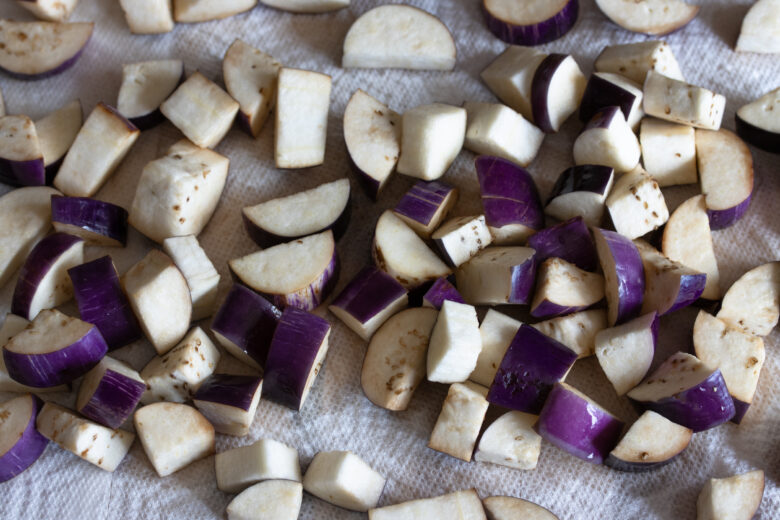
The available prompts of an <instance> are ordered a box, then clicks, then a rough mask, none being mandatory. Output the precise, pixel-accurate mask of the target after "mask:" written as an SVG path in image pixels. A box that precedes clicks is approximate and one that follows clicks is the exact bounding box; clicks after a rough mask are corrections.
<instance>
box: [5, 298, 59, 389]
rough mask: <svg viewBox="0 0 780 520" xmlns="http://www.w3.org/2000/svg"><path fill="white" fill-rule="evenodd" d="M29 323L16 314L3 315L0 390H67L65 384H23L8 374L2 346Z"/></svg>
mask: <svg viewBox="0 0 780 520" xmlns="http://www.w3.org/2000/svg"><path fill="white" fill-rule="evenodd" d="M29 324H30V322H29V321H27V320H26V319H24V318H21V317H19V316H17V315H16V314H11V313H8V314H6V315H5V321H4V322H3V326H2V327H0V392H15V393H19V394H23V393H27V392H29V393H35V394H41V393H48V392H68V391H69V388H68V386H67V385H61V386H51V387H48V388H36V387H32V386H26V385H23V384H21V383H19V382H18V381H16V380H14V379H13V378H12V377H11V376H10V375H9V374H8V369H7V368H6V367H5V359H4V358H3V354H2V348H3V347H4V346H5V345H6V344H7V343H8V342H9V341H11V338H13V337H14V336H16V335H17V334H19V333H20V332H22V331H23V330H24V329H26V328H27V326H28V325H29Z"/></svg>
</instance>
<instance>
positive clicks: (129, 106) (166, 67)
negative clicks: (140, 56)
mask: <svg viewBox="0 0 780 520" xmlns="http://www.w3.org/2000/svg"><path fill="white" fill-rule="evenodd" d="M183 79H184V62H182V61H181V60H154V61H142V62H140V63H129V64H127V65H123V66H122V86H121V87H119V96H118V98H117V104H116V108H117V110H119V112H120V113H121V114H122V115H123V116H125V117H126V118H127V119H129V120H130V122H131V123H133V124H134V125H135V126H137V127H138V128H139V129H141V130H148V129H150V128H152V127H154V126H157V125H158V124H160V123H162V122H163V121H165V117H164V116H163V115H162V112H160V105H162V104H163V102H164V101H165V100H166V99H168V98H169V97H170V96H171V94H173V92H174V91H175V90H176V88H177V87H178V86H179V83H181V81H182V80H183Z"/></svg>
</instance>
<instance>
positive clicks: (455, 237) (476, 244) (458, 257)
mask: <svg viewBox="0 0 780 520" xmlns="http://www.w3.org/2000/svg"><path fill="white" fill-rule="evenodd" d="M431 239H433V242H434V244H436V246H437V247H438V248H439V251H440V252H441V254H442V256H443V257H444V259H445V260H446V261H447V263H448V264H449V265H450V266H452V267H458V266H459V265H461V264H464V263H466V262H468V261H469V260H471V258H472V257H474V255H476V254H477V253H479V252H480V251H481V250H483V249H484V248H486V247H487V246H489V245H490V243H491V242H492V241H493V237H492V236H491V234H490V230H489V229H488V226H487V224H486V223H485V215H479V216H476V217H455V218H453V219H451V220H449V221H447V222H445V223H444V224H443V225H442V226H441V227H440V228H439V229H437V230H436V231H435V232H434V233H433V235H431Z"/></svg>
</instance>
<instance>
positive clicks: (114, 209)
mask: <svg viewBox="0 0 780 520" xmlns="http://www.w3.org/2000/svg"><path fill="white" fill-rule="evenodd" d="M51 220H52V223H53V224H54V230H55V231H57V232H59V233H68V234H71V235H75V236H77V237H81V238H82V239H84V243H85V244H86V245H88V246H108V247H111V246H113V247H124V246H125V245H126V244H127V210H126V209H124V208H121V207H119V206H116V205H114V204H111V203H109V202H103V201H101V200H97V199H90V198H86V197H61V196H58V195H55V196H52V198H51Z"/></svg>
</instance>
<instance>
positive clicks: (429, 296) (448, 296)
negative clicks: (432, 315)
mask: <svg viewBox="0 0 780 520" xmlns="http://www.w3.org/2000/svg"><path fill="white" fill-rule="evenodd" d="M447 300H450V301H453V302H457V303H466V302H465V301H464V300H463V296H461V295H460V293H459V292H458V289H456V288H455V286H454V285H452V283H450V281H449V280H448V279H447V278H444V277H442V278H439V279H438V280H436V281H435V282H433V285H431V288H430V289H428V290H427V291H426V292H425V294H424V295H423V303H422V306H423V307H433V308H434V309H436V310H437V311H438V310H439V309H441V306H442V305H443V304H444V302H445V301H447Z"/></svg>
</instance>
